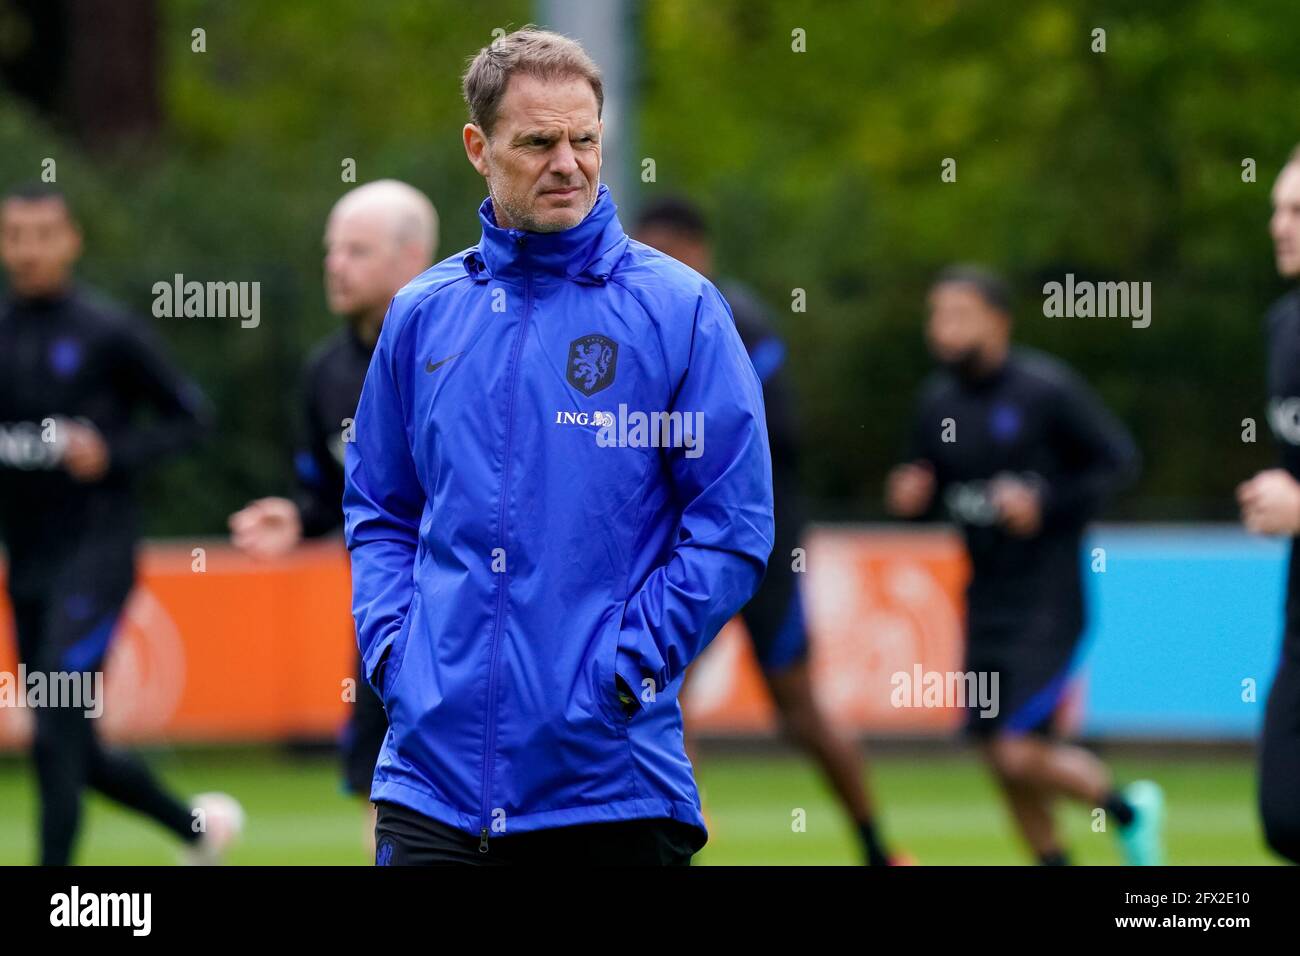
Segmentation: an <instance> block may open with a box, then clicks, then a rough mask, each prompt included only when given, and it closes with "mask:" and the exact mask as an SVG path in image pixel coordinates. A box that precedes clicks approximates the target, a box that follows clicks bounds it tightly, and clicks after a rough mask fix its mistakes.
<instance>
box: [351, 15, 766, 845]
mask: <svg viewBox="0 0 1300 956" xmlns="http://www.w3.org/2000/svg"><path fill="white" fill-rule="evenodd" d="M464 92H465V98H466V101H467V102H468V104H469V111H470V117H471V122H470V123H469V124H467V125H466V126H465V130H464V141H465V151H466V153H467V155H468V157H469V160H470V162H471V163H472V164H473V166H474V168H475V169H476V170H477V171H478V172H479V173H480V174H482V175H483V177H484V178H485V179H486V180H487V185H488V191H489V194H490V196H489V198H488V199H487V200H486V201H484V203H483V205H482V207H481V208H480V210H479V218H480V219H481V221H482V227H483V235H482V238H481V239H480V241H479V243H478V244H477V245H475V246H473V247H471V248H469V249H467V250H465V251H464V252H461V253H458V254H457V255H455V256H452V257H451V258H450V259H447V260H445V261H443V262H441V263H439V264H438V265H436V266H434V267H433V268H432V269H430V270H429V271H428V272H426V273H424V274H423V275H421V276H419V277H418V278H416V279H415V280H414V281H413V282H411V283H410V284H409V285H408V286H406V288H404V289H403V290H402V291H401V292H400V293H398V295H397V297H396V298H395V299H394V300H393V304H392V307H391V309H390V311H389V314H388V317H387V318H386V320H385V321H384V325H383V331H382V332H381V334H380V337H379V342H378V344H377V346H376V349H375V354H374V358H373V359H372V362H371V365H370V371H369V373H368V375H367V377H366V383H365V387H364V389H363V390H362V395H361V403H360V406H359V408H358V410H357V415H356V423H355V425H356V428H355V434H354V436H353V438H354V440H353V441H352V442H350V444H349V447H348V450H347V453H346V473H347V482H346V487H345V491H344V502H343V504H344V512H345V518H346V525H345V530H346V536H347V543H348V547H349V549H350V551H351V553H352V578H353V611H354V614H355V617H356V623H357V635H358V642H359V644H360V649H361V653H362V657H363V661H364V667H365V671H366V677H367V679H368V680H369V681H370V682H371V684H372V685H373V686H374V687H375V689H376V690H377V691H378V692H379V694H380V696H381V697H382V699H383V701H384V704H385V708H386V709H387V711H388V716H389V721H390V725H391V726H390V730H389V733H388V737H387V738H386V740H385V742H384V749H383V752H382V754H381V755H380V758H379V764H378V766H377V767H376V770H375V779H374V785H373V788H372V790H371V799H372V800H373V801H375V803H376V804H377V806H378V810H379V814H378V824H377V827H376V842H377V849H376V862H378V863H380V864H402V863H471V864H473V863H484V864H488V863H511V862H522V863H527V862H543V861H546V862H551V861H556V860H558V861H561V862H568V863H584V862H585V863H630V864H637V863H687V862H689V860H690V857H691V855H692V854H693V853H695V852H696V851H697V850H698V849H699V848H700V847H701V846H703V844H704V842H705V840H706V839H707V833H706V831H705V828H704V820H703V817H702V815H701V813H700V800H699V794H698V792H697V790H696V787H695V781H694V777H693V775H692V772H691V765H690V762H689V761H688V760H687V758H686V754H685V751H684V747H683V739H682V716H681V709H680V707H679V706H678V703H677V691H678V688H679V687H680V684H681V679H682V675H683V674H684V673H685V670H686V667H687V665H688V664H689V663H690V662H691V661H692V660H694V659H695V657H696V656H697V655H698V654H699V653H700V652H701V651H702V650H703V649H704V647H705V646H706V645H707V644H708V642H709V641H710V640H712V639H713V637H714V635H715V634H716V633H717V632H718V630H719V629H720V628H721V627H722V625H723V624H724V623H725V622H726V621H727V619H728V618H730V617H731V616H732V615H733V614H734V613H735V612H736V611H738V610H739V609H740V608H741V607H742V606H743V605H744V604H745V603H746V601H748V600H749V598H750V596H751V595H752V594H753V593H754V591H755V590H756V589H757V587H758V584H759V582H760V581H761V579H762V576H763V573H764V569H765V567H766V563H767V559H768V555H769V554H770V552H771V550H772V542H773V519H772V479H771V465H770V460H769V454H768V442H767V433H766V429H765V426H764V410H763V399H762V389H761V385H760V383H759V380H758V376H757V375H756V374H755V372H754V368H753V365H752V364H751V363H750V360H749V358H748V356H747V355H746V353H745V348H744V346H743V344H742V343H741V341H740V337H739V335H738V334H737V333H736V329H735V325H734V322H733V320H732V317H731V314H730V311H729V309H728V307H727V304H726V302H725V301H724V300H723V298H722V296H721V295H719V294H718V291H717V290H716V289H715V288H714V287H713V285H712V284H710V283H709V281H708V280H707V279H705V278H704V277H702V276H701V275H699V274H698V273H696V272H694V271H692V270H691V269H689V268H687V267H686V266H684V265H682V264H681V263H679V262H677V261H675V260H673V259H670V258H668V257H667V256H664V255H662V254H660V253H657V252H655V251H654V250H652V249H650V248H649V247H647V246H644V245H642V244H640V243H638V242H634V241H632V240H630V239H629V238H628V237H627V236H626V235H625V234H624V232H623V229H622V227H621V226H620V224H619V221H618V218H617V216H616V215H615V207H614V203H613V200H612V199H611V198H610V196H609V193H608V190H607V189H606V187H604V186H602V185H600V163H601V130H602V127H601V121H600V113H601V105H602V88H601V80H600V72H599V70H598V69H597V68H596V66H595V64H594V63H592V61H591V60H590V58H589V57H588V56H587V55H586V53H585V52H584V51H583V50H582V48H581V47H580V46H579V45H578V44H576V43H574V42H573V41H571V40H568V39H566V38H564V37H561V36H558V35H556V34H552V33H547V32H543V31H539V30H535V29H529V28H525V29H523V30H519V31H516V32H515V33H512V34H510V35H508V36H506V37H503V38H502V39H500V40H498V41H496V42H495V43H493V44H492V45H491V46H490V47H487V48H485V49H483V50H481V51H480V52H479V54H478V56H477V57H476V58H475V59H474V61H473V63H472V64H471V65H470V68H469V70H468V71H467V73H466V75H465V80H464Z"/></svg>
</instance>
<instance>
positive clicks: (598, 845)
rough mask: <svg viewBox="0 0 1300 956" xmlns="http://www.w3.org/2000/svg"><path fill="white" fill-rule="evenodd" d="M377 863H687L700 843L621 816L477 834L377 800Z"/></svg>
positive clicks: (666, 827)
mask: <svg viewBox="0 0 1300 956" xmlns="http://www.w3.org/2000/svg"><path fill="white" fill-rule="evenodd" d="M376 806H377V807H378V809H379V820H378V823H377V824H376V826H375V863H376V865H378V866H456V865H459V866H511V865H522V866H537V865H546V866H555V865H557V864H559V865H561V866H566V865H569V866H689V865H690V862H691V857H692V856H693V855H694V854H695V852H696V850H698V849H699V848H700V847H701V846H703V841H702V837H703V834H701V833H700V831H699V830H697V829H696V828H695V827H692V826H690V825H689V824H686V823H682V822H680V821H678V820H669V819H652V820H623V821H618V822H614V823H588V824H582V825H580V826H570V827H555V828H553V829H549V830H535V831H532V832H529V833H520V834H518V835H515V836H508V835H499V836H493V837H491V838H490V839H489V840H488V841H487V843H486V848H485V849H481V847H483V846H484V844H483V841H482V840H480V838H479V837H477V836H473V835H471V834H468V833H465V832H464V831H463V830H457V829H455V828H454V827H449V826H447V825H446V824H443V823H439V822H438V821H437V820H432V819H430V818H429V817H426V816H424V815H423V814H421V813H416V812H415V811H414V810H412V809H410V808H409V807H404V806H401V805H399V804H396V803H387V802H380V803H377V804H376Z"/></svg>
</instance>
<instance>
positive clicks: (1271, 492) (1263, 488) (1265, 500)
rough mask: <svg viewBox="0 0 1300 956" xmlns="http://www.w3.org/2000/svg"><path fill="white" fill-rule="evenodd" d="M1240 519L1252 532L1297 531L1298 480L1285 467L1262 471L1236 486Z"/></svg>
mask: <svg viewBox="0 0 1300 956" xmlns="http://www.w3.org/2000/svg"><path fill="white" fill-rule="evenodd" d="M1237 504H1238V505H1240V506H1241V521H1242V524H1244V525H1245V526H1246V530H1247V531H1249V532H1251V533H1252V534H1270V535H1274V534H1276V535H1297V534H1300V483H1298V482H1297V481H1296V480H1295V478H1294V477H1293V476H1292V475H1291V473H1290V472H1289V471H1287V470H1286V469H1284V468H1270V469H1268V470H1267V471H1261V472H1259V473H1258V474H1257V475H1255V477H1253V478H1251V479H1250V480H1249V481H1243V482H1242V483H1241V484H1240V485H1238V486H1237Z"/></svg>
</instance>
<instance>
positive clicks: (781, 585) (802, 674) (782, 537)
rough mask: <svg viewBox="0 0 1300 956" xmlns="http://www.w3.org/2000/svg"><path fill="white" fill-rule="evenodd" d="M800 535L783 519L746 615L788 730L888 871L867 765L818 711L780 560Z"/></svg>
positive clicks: (867, 850)
mask: <svg viewBox="0 0 1300 956" xmlns="http://www.w3.org/2000/svg"><path fill="white" fill-rule="evenodd" d="M782 518H786V520H785V521H783V520H782ZM800 532H801V528H800V527H799V525H798V524H797V523H796V522H795V521H794V520H793V519H790V518H788V517H787V516H785V515H779V516H778V519H777V537H778V541H777V546H776V547H774V548H773V555H774V558H773V560H772V561H771V562H770V563H769V564H768V570H767V576H766V577H765V578H764V580H763V584H762V586H761V587H760V588H759V591H758V593H757V594H755V595H754V598H753V600H751V601H750V602H749V604H748V605H746V607H745V609H744V610H743V611H742V612H741V616H742V617H743V618H744V621H745V627H746V629H747V630H748V631H749V636H750V640H751V641H752V642H753V645H754V653H755V654H756V656H757V657H758V662H759V665H760V666H761V667H762V669H763V677H764V680H766V682H767V686H768V690H769V691H770V692H771V694H772V702H773V703H774V704H775V705H776V708H777V712H778V714H779V716H780V718H781V724H782V728H783V730H784V731H785V732H786V733H787V734H788V735H789V737H790V738H791V739H792V740H793V741H794V742H795V743H796V744H797V745H798V746H799V747H800V748H802V749H803V750H804V751H806V752H807V753H808V754H809V755H810V756H811V757H812V758H813V759H814V760H816V761H817V765H818V766H819V767H820V768H821V770H822V772H823V773H824V774H825V775H826V778H827V780H828V781H829V782H830V784H831V788H832V790H833V791H834V792H835V796H836V799H838V800H839V802H840V805H841V806H842V807H843V808H844V810H845V812H846V813H847V814H848V815H849V818H850V819H851V820H852V821H853V825H854V828H855V830H856V832H857V834H858V839H859V841H860V842H861V848H862V855H863V858H864V859H865V860H866V862H867V863H868V864H870V865H872V866H884V865H887V864H889V863H890V862H894V861H892V860H891V857H890V854H889V852H888V851H887V850H886V849H885V845H884V838H883V836H882V835H881V833H880V831H879V824H878V823H877V821H876V817H875V814H874V812H873V808H872V806H871V801H870V799H869V797H868V795H867V787H866V785H865V783H864V779H865V775H866V762H865V761H864V760H863V759H862V756H861V754H859V753H858V751H857V749H856V748H855V747H854V746H853V744H852V743H850V742H849V741H847V740H845V739H844V737H843V736H841V735H840V734H839V733H838V732H837V731H836V730H835V728H834V727H833V726H832V725H831V723H830V722H829V721H828V720H827V719H826V716H825V714H824V713H823V712H822V710H821V708H820V707H819V706H818V703H817V698H816V695H815V694H814V693H813V684H812V676H811V672H810V670H809V666H808V656H809V646H808V629H807V624H806V622H805V620H804V613H803V601H802V599H801V598H800V595H799V583H798V575H797V574H796V573H795V572H794V571H793V569H792V568H791V566H790V562H789V561H788V560H785V559H778V558H776V557H775V556H776V555H787V554H789V553H790V551H791V548H793V547H794V546H795V545H796V544H797V543H798V541H799V536H800Z"/></svg>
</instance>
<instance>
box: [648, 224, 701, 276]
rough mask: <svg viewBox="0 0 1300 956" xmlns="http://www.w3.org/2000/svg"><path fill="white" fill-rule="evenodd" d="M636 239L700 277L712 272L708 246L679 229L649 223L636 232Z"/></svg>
mask: <svg viewBox="0 0 1300 956" xmlns="http://www.w3.org/2000/svg"><path fill="white" fill-rule="evenodd" d="M636 238H637V239H638V240H639V241H641V242H644V243H645V244H646V245H647V246H650V247H651V248H653V249H658V250H659V251H660V252H662V253H663V254H664V255H666V256H672V257H673V258H674V259H676V260H677V261H678V262H682V263H685V264H686V265H688V266H690V267H691V268H692V269H694V270H695V271H696V272H698V273H699V274H700V275H702V276H707V275H709V274H711V273H712V272H713V251H712V250H711V249H710V248H709V244H708V243H707V242H705V241H704V240H702V239H699V238H697V237H695V236H692V235H689V234H687V233H686V232H684V231H683V230H681V229H674V228H673V227H672V226H668V225H664V224H662V223H655V222H651V223H650V224H648V225H646V226H642V227H641V228H640V229H638V230H637V233H636Z"/></svg>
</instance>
